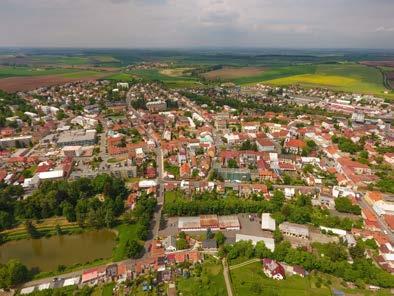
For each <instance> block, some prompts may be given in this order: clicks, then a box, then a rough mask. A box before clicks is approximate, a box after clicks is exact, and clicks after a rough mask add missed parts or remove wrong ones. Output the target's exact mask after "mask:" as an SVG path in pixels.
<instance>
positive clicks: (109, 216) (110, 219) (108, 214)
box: [105, 208, 115, 228]
mask: <svg viewBox="0 0 394 296" xmlns="http://www.w3.org/2000/svg"><path fill="white" fill-rule="evenodd" d="M114 224H115V215H114V213H113V211H112V209H111V208H108V209H106V211H105V226H106V227H108V228H111V227H112V226H113V225H114Z"/></svg>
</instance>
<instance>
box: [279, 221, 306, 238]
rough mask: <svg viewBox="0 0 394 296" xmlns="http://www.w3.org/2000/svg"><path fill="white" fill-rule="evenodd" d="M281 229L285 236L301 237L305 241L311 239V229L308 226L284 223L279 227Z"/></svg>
mask: <svg viewBox="0 0 394 296" xmlns="http://www.w3.org/2000/svg"><path fill="white" fill-rule="evenodd" d="M279 229H280V231H281V232H282V233H283V234H284V235H288V236H293V237H299V238H304V239H307V238H309V228H308V226H306V225H301V224H296V223H290V222H283V223H282V224H280V225H279Z"/></svg>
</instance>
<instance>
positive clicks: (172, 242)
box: [162, 235, 177, 252]
mask: <svg viewBox="0 0 394 296" xmlns="http://www.w3.org/2000/svg"><path fill="white" fill-rule="evenodd" d="M162 243H163V247H164V249H165V250H166V251H167V252H175V251H176V250H177V249H176V237H175V236H173V235H169V236H167V237H166V238H165V239H164V240H163V242H162Z"/></svg>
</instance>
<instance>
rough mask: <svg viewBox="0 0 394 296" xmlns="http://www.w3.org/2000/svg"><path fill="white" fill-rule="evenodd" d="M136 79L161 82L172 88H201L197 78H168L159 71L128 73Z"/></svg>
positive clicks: (133, 71)
mask: <svg viewBox="0 0 394 296" xmlns="http://www.w3.org/2000/svg"><path fill="white" fill-rule="evenodd" d="M128 73H130V74H132V75H133V76H134V77H136V78H140V79H144V80H147V81H161V82H163V83H164V84H166V85H168V86H169V87H172V88H181V87H193V86H201V83H200V82H199V79H198V78H197V77H190V76H168V75H164V74H161V73H160V72H159V70H156V69H150V70H132V71H130V72H128Z"/></svg>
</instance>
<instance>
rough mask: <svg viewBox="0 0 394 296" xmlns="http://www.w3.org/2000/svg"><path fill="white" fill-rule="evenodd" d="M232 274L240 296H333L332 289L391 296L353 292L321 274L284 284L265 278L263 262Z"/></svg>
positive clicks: (237, 293)
mask: <svg viewBox="0 0 394 296" xmlns="http://www.w3.org/2000/svg"><path fill="white" fill-rule="evenodd" d="M230 274H231V278H232V283H233V288H234V292H235V295H237V296H244V295H245V296H253V295H267V296H268V295H270V296H271V295H278V296H298V295H300V296H304V295H313V296H320V295H321V296H323V295H327V296H329V295H332V294H331V289H332V288H335V289H337V290H341V291H343V292H345V293H346V295H391V294H390V293H389V291H387V290H381V291H380V292H378V293H373V292H370V291H367V290H364V289H350V288H347V287H344V286H342V285H341V280H340V279H338V278H335V277H333V276H330V275H326V274H321V273H313V274H312V275H309V276H307V277H305V278H301V277H299V276H289V277H286V279H284V280H282V281H276V280H272V279H269V278H267V277H266V276H265V275H264V273H263V271H262V265H261V263H260V262H256V263H251V264H249V265H246V266H243V267H239V268H236V269H234V270H232V271H230ZM319 278H320V279H319ZM318 282H320V283H321V284H318Z"/></svg>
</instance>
